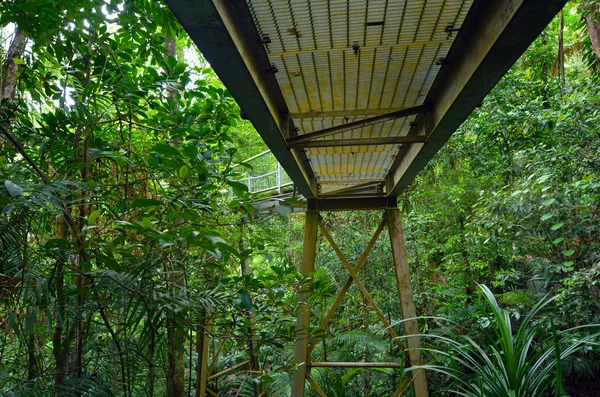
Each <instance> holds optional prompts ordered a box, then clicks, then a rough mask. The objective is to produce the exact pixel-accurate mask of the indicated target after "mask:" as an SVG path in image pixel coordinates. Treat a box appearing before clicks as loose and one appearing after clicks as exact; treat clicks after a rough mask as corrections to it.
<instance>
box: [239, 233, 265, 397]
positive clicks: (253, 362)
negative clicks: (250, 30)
mask: <svg viewBox="0 0 600 397" xmlns="http://www.w3.org/2000/svg"><path fill="white" fill-rule="evenodd" d="M239 246H240V252H242V251H244V250H245V249H246V244H245V241H244V225H243V224H242V225H240V242H239ZM241 270H242V275H244V276H246V275H249V274H250V273H251V272H250V263H249V262H248V259H247V258H246V259H244V260H242V263H241ZM250 299H252V297H250ZM246 315H247V316H248V317H249V319H250V330H249V333H248V353H249V356H250V357H249V359H250V371H251V373H252V392H253V396H254V397H258V395H259V393H260V390H259V385H258V382H257V380H256V372H257V371H258V369H259V366H258V357H257V356H256V351H255V350H256V347H257V346H256V337H255V328H256V326H255V324H256V321H255V319H254V314H252V312H251V311H249V310H248V311H246Z"/></svg>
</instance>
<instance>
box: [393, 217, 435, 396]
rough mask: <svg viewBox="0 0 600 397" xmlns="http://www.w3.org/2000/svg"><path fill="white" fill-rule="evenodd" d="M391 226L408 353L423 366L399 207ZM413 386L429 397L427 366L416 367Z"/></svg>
mask: <svg viewBox="0 0 600 397" xmlns="http://www.w3.org/2000/svg"><path fill="white" fill-rule="evenodd" d="M386 212H387V216H388V228H389V231H390V242H391V244H392V253H393V255H394V268H395V270H396V282H397V284H398V293H399V294H400V305H401V306H402V317H403V318H404V334H405V336H406V344H407V345H408V349H409V350H408V355H409V358H410V364H411V366H415V365H421V354H420V353H421V352H420V349H421V341H420V340H419V324H418V322H417V320H416V317H417V312H416V310H415V301H414V297H413V289H412V284H411V281H410V269H409V267H408V260H407V255H406V243H405V241H404V232H403V231H402V221H401V219H400V210H399V209H397V208H396V209H388V210H387V211H386ZM413 387H414V391H415V396H416V397H427V396H429V392H428V390H427V376H426V373H425V370H424V369H416V370H413Z"/></svg>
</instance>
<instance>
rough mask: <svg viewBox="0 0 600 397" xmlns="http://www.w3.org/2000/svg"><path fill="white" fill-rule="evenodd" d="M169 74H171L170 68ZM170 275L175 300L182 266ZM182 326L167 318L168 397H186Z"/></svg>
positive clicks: (172, 41) (172, 53) (169, 45)
mask: <svg viewBox="0 0 600 397" xmlns="http://www.w3.org/2000/svg"><path fill="white" fill-rule="evenodd" d="M165 49H166V53H165V61H168V59H169V57H177V41H176V38H175V37H173V38H168V37H165ZM168 69H169V70H167V73H170V72H171V70H170V67H169V68H168ZM167 100H168V101H169V103H171V104H172V108H173V109H177V89H176V88H174V87H172V86H169V87H167ZM167 274H168V283H169V286H168V289H169V291H171V296H172V298H174V296H175V294H178V293H179V292H180V290H181V289H182V288H183V287H184V286H185V277H184V269H182V268H181V266H180V265H174V264H173V265H172V266H171V268H170V269H168V270H167ZM181 325H182V324H180V322H179V319H178V318H177V316H176V315H175V313H174V312H172V313H170V314H169V317H168V318H167V336H168V340H169V345H168V346H169V349H168V352H167V356H168V359H167V396H169V397H183V396H184V395H185V358H184V351H185V340H186V334H185V332H183V331H182V328H183V327H182V326H181Z"/></svg>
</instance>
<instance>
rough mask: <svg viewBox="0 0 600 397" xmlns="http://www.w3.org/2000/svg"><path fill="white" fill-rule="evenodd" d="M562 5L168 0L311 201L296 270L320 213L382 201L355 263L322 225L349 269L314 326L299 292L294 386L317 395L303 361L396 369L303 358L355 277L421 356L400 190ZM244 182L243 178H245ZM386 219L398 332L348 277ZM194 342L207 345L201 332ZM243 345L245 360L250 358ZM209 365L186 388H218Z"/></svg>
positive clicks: (527, 1) (307, 253)
mask: <svg viewBox="0 0 600 397" xmlns="http://www.w3.org/2000/svg"><path fill="white" fill-rule="evenodd" d="M565 2H566V0H377V1H376V0H371V1H367V0H328V1H325V0H287V1H284V0H166V3H167V4H168V6H169V7H170V9H171V10H172V11H173V13H174V14H175V16H176V17H177V19H179V21H180V22H181V23H182V25H183V27H184V28H185V29H186V31H187V32H188V34H189V35H190V37H191V38H192V40H194V42H195V43H196V45H197V46H198V48H199V49H200V50H201V51H202V53H203V54H204V56H205V57H206V59H207V60H208V61H209V62H210V65H211V66H212V68H213V69H214V70H215V71H216V73H217V74H218V76H219V77H220V78H221V80H222V81H223V83H224V84H225V85H226V87H227V89H228V90H229V91H230V92H231V94H232V95H233V97H234V98H235V99H236V101H237V102H238V104H239V105H240V107H241V110H242V113H243V116H244V117H246V118H248V119H249V120H250V121H251V122H252V124H253V125H254V127H255V128H256V129H257V131H258V132H259V133H260V135H261V137H262V138H263V139H264V141H265V142H266V144H267V145H268V147H269V149H270V150H271V152H272V153H273V155H274V156H275V157H276V158H277V160H278V161H279V163H280V164H281V166H282V167H283V169H284V170H285V171H286V173H287V175H289V177H290V178H291V180H292V182H293V184H294V186H295V187H296V189H297V190H298V191H299V193H301V194H302V195H303V196H304V197H305V198H306V199H307V200H308V208H307V213H306V226H305V237H304V252H303V260H302V264H301V265H300V271H301V273H303V274H309V273H311V272H312V271H313V270H314V266H315V263H314V262H315V251H316V236H317V229H318V223H319V212H320V211H336V210H362V209H385V210H386V212H385V214H386V215H385V216H384V220H383V222H382V223H381V225H380V227H379V229H378V230H377V231H376V232H375V235H374V236H373V239H372V241H371V243H370V244H369V245H368V246H367V248H366V249H365V253H364V254H363V256H362V257H361V259H360V260H359V262H358V263H357V264H356V265H355V266H352V265H351V264H350V263H349V262H348V261H347V259H346V258H345V256H344V254H343V253H342V251H341V250H340V248H339V247H338V246H337V245H336V243H335V241H334V240H333V237H332V234H331V233H330V232H329V231H328V230H327V229H325V228H321V232H322V234H323V235H324V236H325V238H326V239H327V240H328V241H329V243H330V244H331V245H332V247H333V249H334V250H335V251H336V253H337V254H338V256H339V258H340V261H341V262H342V265H343V266H344V267H345V268H346V269H347V271H348V273H349V277H348V281H347V282H346V284H345V285H344V287H343V288H342V289H341V291H340V292H339V295H338V297H337V299H336V301H335V303H334V305H333V307H332V308H331V309H330V311H329V313H328V314H327V316H326V318H325V320H324V321H323V323H322V324H321V325H320V326H318V325H317V324H316V323H315V322H314V321H313V322H312V323H311V321H310V314H311V308H310V305H309V302H310V301H309V299H308V298H309V293H310V292H309V291H310V288H305V289H303V292H302V293H301V304H300V308H299V312H298V322H297V341H296V344H295V369H294V385H293V389H292V396H297V397H301V396H304V394H305V387H306V385H307V384H310V385H311V386H312V389H313V390H314V392H315V393H317V394H319V395H320V396H325V393H324V392H323V390H322V389H321V387H320V386H319V385H318V384H317V383H316V382H315V381H314V379H313V378H311V376H310V370H311V368H312V367H319V366H321V367H322V366H330V367H331V366H334V367H348V366H351V367H360V366H368V367H374V366H380V367H393V368H397V367H403V366H402V365H400V364H399V363H331V362H312V361H311V354H310V353H311V351H312V349H313V348H314V346H315V344H316V343H317V341H318V340H319V335H322V334H323V332H319V330H321V331H322V330H325V329H326V328H327V326H328V323H329V321H330V320H331V317H332V316H333V315H334V313H335V312H336V309H337V306H336V305H339V304H340V302H341V300H342V299H343V297H344V295H345V294H346V292H347V290H348V288H350V286H351V285H352V284H353V283H354V284H356V285H357V286H358V288H359V289H360V291H361V292H362V294H363V295H364V298H365V299H366V301H368V302H369V304H370V306H371V308H372V309H373V310H374V311H375V312H376V313H377V314H378V317H379V318H380V319H381V321H382V322H383V323H384V325H385V326H386V327H387V329H388V330H389V331H390V333H391V334H392V337H394V338H395V339H394V340H395V341H396V343H397V344H398V345H399V347H400V349H401V350H402V351H403V354H405V355H406V362H407V363H409V364H411V365H412V366H415V365H419V364H420V363H421V361H420V360H421V358H420V355H419V347H420V342H419V337H418V335H419V329H418V324H417V321H415V320H414V317H415V316H416V312H415V307H414V302H413V292H412V287H411V282H410V273H409V268H408V261H407V256H406V249H405V246H404V237H403V235H402V226H401V222H400V217H399V211H398V209H397V197H398V195H399V194H400V193H401V192H402V190H403V189H405V188H406V187H407V186H408V185H409V184H410V183H411V182H412V180H413V179H414V178H415V176H416V175H417V173H418V172H419V171H420V170H421V169H423V167H425V165H426V164H427V163H428V162H429V161H430V160H431V158H432V157H433V156H434V155H435V153H437V151H438V150H439V149H440V148H441V147H442V146H443V145H444V143H445V142H446V141H447V140H448V138H449V137H450V136H451V135H452V134H453V133H454V131H456V129H457V128H458V127H459V126H460V125H461V124H462V123H463V121H464V120H465V119H466V118H467V117H468V116H469V114H470V113H471V112H472V111H473V109H475V107H477V106H478V105H479V104H480V103H481V102H482V101H483V99H484V98H485V96H486V95H487V93H488V92H489V91H490V90H491V89H492V88H493V87H494V85H495V84H496V83H497V82H498V81H499V80H500V78H501V77H502V76H503V75H504V74H505V73H506V71H507V70H508V69H509V68H510V66H511V65H512V64H513V63H514V62H515V61H516V60H517V59H518V57H519V56H520V55H521V54H522V53H523V52H524V51H525V50H526V49H527V47H528V46H529V45H530V44H531V42H532V41H533V40H534V39H535V38H536V37H537V35H539V33H540V32H541V31H542V30H543V29H544V27H545V26H546V25H547V24H548V23H549V22H550V21H551V19H552V18H553V17H554V15H555V14H556V13H557V12H558V11H560V9H561V8H562V6H563V5H564V3H565ZM273 175H274V177H275V178H276V179H277V186H278V192H279V193H282V186H283V177H284V175H283V174H282V172H281V170H279V169H277V171H275V172H274V173H273ZM253 180H255V179H253V178H252V177H250V176H249V177H248V181H247V182H248V184H249V185H250V184H251V183H252V181H253ZM286 183H291V182H286ZM386 224H387V226H388V228H389V232H390V240H391V242H392V251H393V256H394V263H395V270H396V279H397V284H398V292H399V305H400V307H401V308H402V313H403V317H404V318H405V321H404V323H403V325H404V327H403V328H404V335H403V336H401V337H398V336H399V335H398V334H397V332H398V331H397V330H395V329H394V328H393V327H391V326H390V324H389V323H388V320H387V319H386V317H385V316H384V315H383V314H382V313H381V311H380V310H379V308H378V307H377V304H376V302H375V301H374V300H373V298H372V297H371V295H370V294H369V291H368V289H367V287H366V286H365V285H363V283H362V282H361V280H360V278H359V277H358V271H359V269H360V268H361V265H362V263H363V261H364V260H365V258H366V255H367V254H368V252H369V250H370V249H371V247H372V245H373V244H374V242H375V241H376V240H377V236H379V234H380V233H381V232H382V230H383V229H384V227H385V226H386ZM411 319H412V320H411ZM207 321H209V320H207ZM209 325H210V324H209V322H207V329H208V328H209ZM311 326H312V327H313V328H311ZM315 327H319V328H317V329H315ZM198 343H199V346H200V345H202V346H206V343H207V341H206V338H204V339H202V340H201V339H199V342H198ZM405 345H406V346H405ZM205 350H206V348H204V350H203V354H204V351H205ZM250 350H251V351H253V350H252V349H250ZM250 356H251V360H249V361H248V363H251V364H248V365H251V368H253V370H254V369H256V368H258V367H257V365H258V364H256V363H254V364H252V362H253V360H254V358H252V357H253V354H250ZM210 369H211V368H210V367H209V366H208V363H206V360H205V365H204V366H203V367H202V368H199V369H198V371H199V376H198V379H200V381H199V383H200V384H199V386H198V388H197V396H202V397H204V396H205V394H206V393H208V394H210V395H216V394H215V393H214V392H212V391H211V390H209V389H206V379H207V376H208V374H209V373H210ZM217 375H220V374H215V375H213V376H217ZM405 375H406V377H405V378H404V381H402V383H401V384H399V385H391V388H392V389H393V390H390V395H392V396H394V397H395V396H400V395H402V394H403V393H404V391H405V390H407V389H408V386H410V384H412V389H413V391H414V395H415V396H416V397H426V396H428V389H427V381H426V374H425V371H424V370H422V369H413V370H412V371H410V372H406V373H405ZM255 393H258V392H257V391H256V390H255Z"/></svg>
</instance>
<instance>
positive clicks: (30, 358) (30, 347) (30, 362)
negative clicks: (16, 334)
mask: <svg viewBox="0 0 600 397" xmlns="http://www.w3.org/2000/svg"><path fill="white" fill-rule="evenodd" d="M36 368H37V364H36V362H35V336H34V333H33V331H32V332H31V335H29V339H28V340H27V379H28V380H32V379H35V377H36V376H37V375H38V374H37V371H36Z"/></svg>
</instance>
